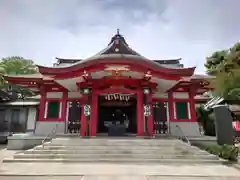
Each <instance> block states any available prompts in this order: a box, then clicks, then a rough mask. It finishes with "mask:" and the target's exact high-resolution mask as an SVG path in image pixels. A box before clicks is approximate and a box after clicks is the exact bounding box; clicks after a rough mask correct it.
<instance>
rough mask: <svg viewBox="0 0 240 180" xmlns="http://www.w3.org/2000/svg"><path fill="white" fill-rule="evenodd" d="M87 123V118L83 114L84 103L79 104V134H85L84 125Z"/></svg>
mask: <svg viewBox="0 0 240 180" xmlns="http://www.w3.org/2000/svg"><path fill="white" fill-rule="evenodd" d="M86 125H87V119H86V116H85V115H84V105H81V128H80V136H85V135H86V127H87V126H86Z"/></svg>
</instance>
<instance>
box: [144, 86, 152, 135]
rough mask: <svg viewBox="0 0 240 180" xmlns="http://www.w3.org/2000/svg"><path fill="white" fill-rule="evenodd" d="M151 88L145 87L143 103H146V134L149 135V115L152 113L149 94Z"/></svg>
mask: <svg viewBox="0 0 240 180" xmlns="http://www.w3.org/2000/svg"><path fill="white" fill-rule="evenodd" d="M149 92H150V90H149V88H143V103H144V112H143V113H144V135H145V136H148V135H149V134H148V123H147V119H148V116H150V115H151V112H150V106H149V104H148V94H149Z"/></svg>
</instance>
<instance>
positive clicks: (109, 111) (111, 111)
mask: <svg viewBox="0 0 240 180" xmlns="http://www.w3.org/2000/svg"><path fill="white" fill-rule="evenodd" d="M97 111H98V117H97V124H96V125H97V127H96V128H97V129H96V130H97V133H98V134H99V135H100V134H107V135H109V136H126V135H130V134H136V133H137V95H136V91H135V90H130V89H108V90H106V89H105V90H104V91H103V92H100V93H98V110H97Z"/></svg>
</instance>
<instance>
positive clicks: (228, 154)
mask: <svg viewBox="0 0 240 180" xmlns="http://www.w3.org/2000/svg"><path fill="white" fill-rule="evenodd" d="M205 150H206V151H208V152H209V153H211V154H215V155H217V156H219V157H220V158H223V159H226V160H229V161H237V160H238V154H239V148H238V147H236V146H234V145H223V146H219V145H212V146H209V147H207V148H205Z"/></svg>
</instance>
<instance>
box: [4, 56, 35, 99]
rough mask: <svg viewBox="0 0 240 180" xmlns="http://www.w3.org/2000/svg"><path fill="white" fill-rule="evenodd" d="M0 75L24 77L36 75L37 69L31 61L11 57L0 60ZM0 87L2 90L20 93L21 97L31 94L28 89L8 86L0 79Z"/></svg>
mask: <svg viewBox="0 0 240 180" xmlns="http://www.w3.org/2000/svg"><path fill="white" fill-rule="evenodd" d="M0 73H1V74H2V75H26V74H36V73H38V70H37V67H36V65H35V64H34V62H33V61H32V60H28V59H25V58H23V57H19V56H11V57H6V58H2V59H1V61H0ZM0 87H1V89H3V90H9V89H11V90H12V91H14V92H16V93H18V94H19V93H20V94H21V95H22V96H24V97H25V96H30V95H32V94H33V93H32V92H31V91H30V90H29V89H25V88H23V87H21V86H18V85H13V84H9V83H8V82H6V81H5V80H4V79H3V78H2V77H1V81H0Z"/></svg>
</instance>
